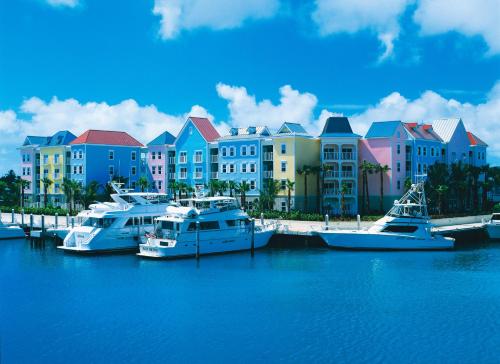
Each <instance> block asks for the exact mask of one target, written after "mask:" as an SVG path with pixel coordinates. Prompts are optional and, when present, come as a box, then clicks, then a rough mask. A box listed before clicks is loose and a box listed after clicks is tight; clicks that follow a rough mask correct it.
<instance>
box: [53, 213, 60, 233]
mask: <svg viewBox="0 0 500 364" xmlns="http://www.w3.org/2000/svg"><path fill="white" fill-rule="evenodd" d="M54 225H55V228H56V229H57V227H58V225H59V215H58V214H57V212H56V214H55V224H54Z"/></svg>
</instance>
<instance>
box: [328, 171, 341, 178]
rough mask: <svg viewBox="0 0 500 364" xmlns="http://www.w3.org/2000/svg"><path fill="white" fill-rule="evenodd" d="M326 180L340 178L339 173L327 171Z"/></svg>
mask: <svg viewBox="0 0 500 364" xmlns="http://www.w3.org/2000/svg"><path fill="white" fill-rule="evenodd" d="M325 178H339V171H327V172H325Z"/></svg>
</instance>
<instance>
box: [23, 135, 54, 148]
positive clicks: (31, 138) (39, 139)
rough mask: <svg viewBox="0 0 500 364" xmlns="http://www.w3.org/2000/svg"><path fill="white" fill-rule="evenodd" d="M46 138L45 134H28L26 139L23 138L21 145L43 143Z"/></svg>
mask: <svg viewBox="0 0 500 364" xmlns="http://www.w3.org/2000/svg"><path fill="white" fill-rule="evenodd" d="M47 139H48V137H45V136H36V135H28V136H27V137H26V139H24V143H23V146H26V145H41V144H45V143H46V142H47Z"/></svg>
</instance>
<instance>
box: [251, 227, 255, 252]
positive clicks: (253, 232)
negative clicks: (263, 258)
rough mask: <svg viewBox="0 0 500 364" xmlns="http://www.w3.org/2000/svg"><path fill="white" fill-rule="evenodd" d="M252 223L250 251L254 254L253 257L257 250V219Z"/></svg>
mask: <svg viewBox="0 0 500 364" xmlns="http://www.w3.org/2000/svg"><path fill="white" fill-rule="evenodd" d="M250 225H251V227H252V231H251V237H250V253H251V254H252V257H253V255H254V251H255V219H252V221H251V222H250Z"/></svg>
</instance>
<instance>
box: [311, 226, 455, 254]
mask: <svg viewBox="0 0 500 364" xmlns="http://www.w3.org/2000/svg"><path fill="white" fill-rule="evenodd" d="M319 235H320V237H321V238H322V239H323V240H324V241H325V243H326V244H328V246H329V247H331V248H338V249H353V250H447V249H453V247H454V239H452V238H445V237H442V236H432V237H425V238H419V237H414V236H411V235H397V234H380V233H378V234H375V233H370V232H367V231H358V230H354V231H324V232H320V233H319Z"/></svg>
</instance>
